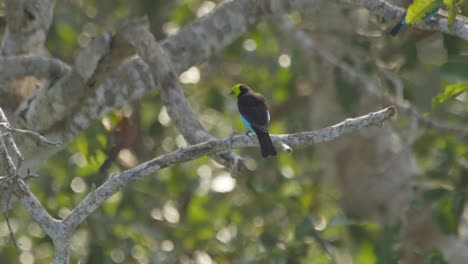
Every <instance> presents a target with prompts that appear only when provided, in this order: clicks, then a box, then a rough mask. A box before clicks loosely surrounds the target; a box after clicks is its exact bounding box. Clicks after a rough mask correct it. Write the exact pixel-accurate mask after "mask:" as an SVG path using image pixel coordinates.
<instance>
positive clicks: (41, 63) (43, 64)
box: [0, 55, 70, 82]
mask: <svg viewBox="0 0 468 264" xmlns="http://www.w3.org/2000/svg"><path fill="white" fill-rule="evenodd" d="M69 71H70V66H69V65H67V64H66V63H64V62H62V61H61V60H58V59H52V58H49V57H46V56H41V55H39V56H38V55H20V56H9V57H0V81H1V82H7V81H12V80H14V79H16V78H18V77H24V76H30V75H32V76H35V77H38V78H45V79H48V80H56V79H58V78H60V77H62V76H63V75H65V74H66V73H68V72H69Z"/></svg>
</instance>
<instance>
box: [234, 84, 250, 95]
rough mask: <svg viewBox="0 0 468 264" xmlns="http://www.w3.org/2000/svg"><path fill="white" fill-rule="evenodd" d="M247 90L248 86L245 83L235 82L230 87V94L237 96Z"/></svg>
mask: <svg viewBox="0 0 468 264" xmlns="http://www.w3.org/2000/svg"><path fill="white" fill-rule="evenodd" d="M248 91H249V87H247V85H245V84H241V83H239V84H236V85H234V86H233V87H232V88H231V93H230V94H231V95H235V96H239V95H241V94H244V93H246V92H248Z"/></svg>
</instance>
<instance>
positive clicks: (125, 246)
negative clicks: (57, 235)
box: [0, 0, 468, 264]
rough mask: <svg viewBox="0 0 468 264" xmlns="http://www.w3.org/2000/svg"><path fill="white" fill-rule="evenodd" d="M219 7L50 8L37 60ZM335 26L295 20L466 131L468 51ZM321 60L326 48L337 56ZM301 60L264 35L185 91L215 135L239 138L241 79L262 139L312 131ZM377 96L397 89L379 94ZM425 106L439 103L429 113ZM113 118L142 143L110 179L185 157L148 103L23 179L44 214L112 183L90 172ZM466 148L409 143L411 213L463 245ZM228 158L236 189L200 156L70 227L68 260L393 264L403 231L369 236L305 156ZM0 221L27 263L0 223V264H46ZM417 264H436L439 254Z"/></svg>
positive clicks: (315, 80) (348, 92)
mask: <svg viewBox="0 0 468 264" xmlns="http://www.w3.org/2000/svg"><path fill="white" fill-rule="evenodd" d="M219 2H220V1H217V2H216V3H214V2H211V1H202V0H179V1H169V0H158V1H157V0H153V1H152V0H140V1H125V0H117V1H98V0H69V1H57V6H56V8H55V19H54V23H53V24H52V28H51V30H50V34H49V38H48V42H47V48H48V50H49V51H50V53H51V55H53V56H57V57H59V58H62V59H63V60H66V61H68V62H71V61H72V60H73V57H74V54H75V52H76V51H77V50H79V48H80V47H83V46H85V45H86V44H87V43H88V42H89V40H90V39H91V38H93V37H94V36H96V35H98V34H99V33H100V32H102V31H103V30H109V29H110V28H112V27H115V25H117V24H118V23H119V22H120V21H122V20H123V19H125V18H126V17H129V16H133V15H141V14H144V13H147V14H148V15H149V17H150V20H151V22H152V30H153V31H154V33H155V34H156V36H157V38H158V39H163V38H164V37H166V36H168V35H170V34H172V33H174V32H175V31H177V30H178V29H180V28H181V27H183V26H184V25H186V24H187V23H190V22H191V21H193V20H195V19H196V18H197V17H199V16H201V15H203V14H205V13H206V12H207V11H208V10H210V9H211V8H213V7H214V6H215V4H217V3H219ZM333 8H335V9H336V8H342V7H340V6H337V5H332V7H328V6H327V7H324V9H323V10H317V12H324V13H326V12H328V11H329V10H328V9H333ZM315 14H318V13H315ZM341 14H342V16H341V18H340V19H343V20H344V21H346V23H347V24H350V25H352V28H353V30H355V31H353V32H351V31H343V30H342V31H339V30H336V29H335V30H331V29H330V30H328V28H326V27H325V24H326V23H328V22H329V21H328V20H325V21H323V20H322V21H316V20H313V19H312V20H311V21H308V20H307V19H306V18H305V17H306V16H304V17H301V15H299V14H294V17H295V20H297V21H298V23H299V25H300V26H301V27H302V28H303V29H305V30H310V31H311V32H312V35H313V36H316V37H317V38H327V37H330V36H331V37H333V38H336V39H337V42H336V43H339V44H344V45H345V46H346V48H347V49H348V50H347V51H346V55H343V56H341V57H340V55H339V53H337V56H339V57H340V59H342V60H343V62H344V63H346V64H348V65H349V66H352V67H353V68H356V69H358V70H362V71H363V72H365V73H367V74H369V75H371V76H374V75H375V76H381V75H382V72H381V71H379V69H380V68H379V67H383V68H390V69H392V70H394V71H395V72H397V73H398V76H399V77H400V78H401V79H402V82H403V86H404V91H403V96H404V97H405V98H406V99H408V100H410V101H411V102H412V103H413V104H414V105H416V106H417V107H419V108H420V109H422V110H424V111H431V116H435V117H439V118H442V119H445V120H447V121H448V122H450V123H452V124H463V123H466V121H468V115H467V111H466V110H467V109H466V107H467V104H466V102H465V101H466V100H467V98H466V82H467V81H468V80H467V79H468V77H467V75H466V72H468V63H467V60H466V55H467V54H468V53H467V52H468V44H467V42H465V41H463V40H461V39H459V38H456V37H452V36H448V35H442V34H440V33H434V32H422V31H418V30H417V29H414V28H412V29H409V30H408V31H407V32H405V33H403V34H401V35H400V36H399V37H398V38H390V37H389V36H388V34H386V33H385V32H383V34H382V35H379V37H376V34H375V33H369V34H367V32H366V30H368V31H369V32H371V31H372V30H371V29H370V28H369V27H372V25H370V26H369V25H365V26H363V25H362V24H359V22H358V19H356V17H355V16H356V14H357V13H356V12H353V10H350V7H343V8H342V12H341ZM360 14H361V15H362V12H361V13H360ZM310 17H314V16H310ZM317 17H318V15H317ZM310 19H311V18H310ZM368 19H369V18H368V17H365V20H366V21H367V20H368ZM361 20H362V19H361ZM361 20H359V21H361ZM320 23H321V24H320ZM372 23H375V21H373V22H372ZM372 23H371V24H372ZM378 23H380V24H382V23H386V22H383V21H379V22H378ZM311 25H313V26H311ZM322 25H323V28H324V29H323V30H320V29H321V27H322ZM388 26H391V25H388ZM357 29H359V30H357ZM373 29H375V25H374V28H373ZM372 32H375V30H374V31H372ZM325 48H330V50H329V51H334V50H333V48H335V47H325ZM310 61H311V58H310V57H309V56H308V55H306V54H304V52H303V51H301V50H299V49H298V48H297V47H296V46H295V43H293V42H289V41H287V40H285V38H284V36H283V35H281V34H280V33H279V32H278V31H277V30H276V29H275V27H274V26H272V25H271V24H270V23H268V22H263V23H261V24H260V25H258V26H257V27H256V28H255V29H253V30H252V31H251V32H249V33H247V34H245V35H244V36H242V37H241V38H239V39H238V40H237V41H235V42H234V43H232V44H231V45H230V46H229V47H227V48H226V49H225V50H223V52H222V53H221V54H218V55H216V56H214V57H212V58H210V59H209V60H208V61H207V62H205V63H203V64H202V65H197V66H194V67H192V68H190V69H188V71H187V72H185V73H184V74H182V76H181V82H182V83H183V85H184V88H185V94H186V95H187V97H188V99H189V100H190V102H191V103H192V106H193V107H194V109H195V110H196V112H197V113H198V115H199V117H200V120H201V122H202V123H203V125H204V127H205V128H207V129H208V130H209V131H210V132H211V133H213V134H214V135H216V136H218V137H228V136H230V135H231V134H232V133H233V132H234V131H236V132H237V133H244V131H245V129H244V128H243V126H242V122H241V120H240V119H239V117H238V114H237V110H236V104H235V100H233V99H232V98H229V97H228V95H227V93H228V91H229V88H230V87H231V86H232V85H233V84H235V83H239V82H244V83H247V84H250V85H251V86H252V87H253V88H254V89H255V90H257V91H258V92H260V93H262V94H264V95H265V96H266V98H268V101H269V104H270V108H271V112H272V124H271V132H272V133H291V132H300V131H306V130H310V129H316V128H319V127H318V126H317V125H316V124H311V122H310V119H309V116H310V115H311V109H313V108H311V106H310V105H309V104H310V103H309V102H310V100H309V99H310V98H311V97H312V96H314V95H315V90H314V89H316V87H320V83H321V81H322V78H321V76H317V75H316V74H315V72H314V70H313V67H310ZM318 67H320V65H319V66H318ZM336 71H337V72H338V70H336ZM387 82H388V81H384V82H383V83H387ZM335 85H336V91H335V92H336V94H337V96H338V104H339V105H340V106H341V109H342V110H343V111H344V112H345V113H347V115H354V114H358V113H361V114H362V112H359V109H358V108H357V105H358V102H359V100H360V96H361V95H360V90H359V89H358V87H356V86H355V84H353V83H349V82H347V81H346V80H344V79H342V78H337V79H336V81H335ZM388 92H390V93H395V92H396V91H395V90H394V89H393V88H388ZM437 94H438V95H437ZM433 98H434V99H433ZM433 100H434V101H433ZM431 102H435V105H434V108H433V109H432V108H431ZM315 109H317V108H315ZM122 115H126V116H130V117H131V119H132V122H133V123H134V125H135V129H136V130H137V131H138V134H137V135H138V138H136V139H135V142H134V143H133V145H132V146H130V147H129V148H128V150H127V151H124V152H121V155H119V157H118V158H117V159H116V160H115V161H114V163H113V166H112V167H111V168H110V170H109V173H116V172H119V171H121V170H124V169H127V168H129V167H132V166H134V165H135V164H137V163H138V162H142V161H145V160H148V159H150V158H152V157H155V156H158V155H162V154H164V153H167V152H170V151H174V150H175V149H177V148H178V147H182V146H184V145H185V142H184V140H183V138H182V137H181V136H180V135H179V134H178V133H177V131H176V129H175V128H174V125H173V123H172V122H171V120H170V119H169V117H168V115H167V111H166V109H165V108H164V107H163V105H162V102H161V100H160V97H159V94H158V92H153V93H152V94H150V95H148V96H145V97H144V98H143V99H141V100H140V101H138V102H134V103H132V104H131V105H128V106H126V107H125V108H124V109H122V110H118V111H115V112H113V113H111V114H109V115H108V116H106V117H104V118H103V119H102V120H101V122H99V123H96V124H94V126H93V127H91V128H89V129H88V130H86V131H85V132H84V133H82V134H81V135H80V136H79V137H77V138H76V139H75V140H74V141H73V142H72V143H71V144H70V145H69V146H68V147H67V148H66V149H65V150H63V151H61V152H60V153H59V154H58V155H56V156H55V157H54V158H53V159H51V160H50V161H49V162H47V164H46V165H45V166H44V168H43V169H42V170H41V171H40V172H39V173H40V175H41V177H39V178H38V179H36V180H33V181H31V183H30V185H31V188H32V190H33V192H34V193H35V194H36V195H37V197H38V198H39V200H40V201H41V202H42V203H43V204H44V205H45V206H46V208H47V210H48V211H49V212H51V214H52V215H54V216H56V217H59V218H61V217H64V216H66V215H67V214H68V213H69V212H70V210H71V209H73V208H74V207H75V206H76V205H77V204H78V203H79V202H80V201H81V199H82V198H83V197H84V196H85V195H86V194H87V193H88V192H89V191H90V189H91V188H92V185H93V184H96V185H99V184H101V183H102V182H103V181H105V179H106V178H107V176H106V175H107V174H105V173H99V167H100V166H101V164H102V163H103V162H104V160H105V159H106V157H107V155H108V153H109V151H110V149H111V148H112V146H113V144H115V139H114V133H115V132H114V129H115V126H116V125H117V123H118V122H119V120H120V119H121V117H122ZM336 121H340V120H339V119H337V120H336ZM408 123H409V122H408V120H407V119H405V117H404V116H403V117H401V118H400V119H399V120H398V121H397V122H395V126H396V127H397V128H398V129H400V130H403V131H405V130H408V129H409V124H408ZM467 151H468V141H467V139H466V138H463V137H457V136H450V135H447V134H440V133H437V132H434V131H432V130H429V129H425V128H421V129H420V135H419V136H418V138H417V140H416V142H415V143H414V146H413V152H414V154H415V156H416V157H417V160H418V165H419V169H420V176H419V177H418V178H417V181H418V182H422V183H425V184H427V188H426V189H424V190H423V192H424V195H423V198H424V199H423V200H422V201H415V203H414V205H412V206H414V207H417V206H422V205H425V204H432V205H434V206H435V208H436V211H435V215H434V218H435V219H437V222H438V223H439V225H440V226H441V228H442V230H443V231H444V232H447V233H449V234H455V235H458V234H459V224H460V222H461V219H462V217H463V212H464V208H465V202H466V193H467V188H468V165H467V164H468V163H467V159H466V157H467V154H468V153H467ZM239 152H240V153H241V154H242V155H243V156H245V157H246V159H247V164H248V167H249V170H247V171H244V172H242V173H241V175H238V176H237V178H232V177H231V176H230V175H229V173H228V172H226V171H225V170H224V169H223V168H221V167H220V166H219V165H217V164H215V163H214V162H213V161H212V160H210V159H209V158H208V157H202V158H200V159H198V160H195V161H192V162H189V163H186V164H180V165H177V166H173V167H170V168H168V169H165V170H163V171H161V172H159V173H157V174H155V175H151V176H149V177H146V178H144V179H142V180H140V181H137V182H134V183H132V184H131V185H129V186H127V187H126V188H125V189H123V190H122V191H120V192H119V193H117V194H116V195H114V196H113V197H112V198H111V199H110V200H109V201H107V202H106V203H105V204H104V206H103V207H102V208H100V209H98V210H97V211H96V212H95V213H93V214H92V215H91V216H90V217H89V218H88V219H87V220H86V222H85V223H83V224H82V225H80V226H79V228H78V230H77V231H76V233H75V235H74V237H73V240H72V256H73V257H72V260H71V263H78V262H79V263H190V262H189V261H190V260H195V262H196V263H212V261H215V262H216V263H312V264H321V263H360V264H366V263H385V264H387V263H399V260H400V258H401V252H400V251H399V249H400V248H401V245H400V238H401V237H399V232H400V230H401V223H395V224H391V225H390V224H389V225H380V224H377V223H374V222H369V221H366V220H363V219H354V218H352V217H351V216H349V215H348V212H346V211H344V209H343V208H342V207H341V206H340V200H341V193H340V190H339V189H338V188H337V186H336V185H335V184H333V183H332V180H331V179H327V178H326V177H325V175H326V173H325V172H324V171H323V170H324V165H323V164H321V163H320V162H319V159H318V158H317V156H320V155H321V154H320V153H317V151H316V148H314V147H309V148H303V149H297V150H295V152H294V153H293V154H292V155H284V154H281V155H279V156H278V157H276V158H270V159H265V160H264V159H261V158H260V155H259V153H258V149H255V148H254V149H243V150H239ZM11 222H12V226H13V230H14V232H15V236H16V238H17V239H18V241H19V242H20V244H21V249H22V251H21V252H16V251H15V249H14V247H13V245H12V243H11V242H10V240H9V236H8V230H7V228H6V224H5V221H3V222H2V223H1V224H0V259H1V260H2V261H1V262H2V263H19V262H21V263H33V262H34V263H50V262H51V260H52V254H53V247H52V243H51V240H50V239H49V238H48V237H47V236H45V234H44V232H43V231H42V230H41V229H40V228H39V226H38V225H37V224H35V223H34V222H33V221H32V219H31V218H30V216H29V215H28V214H27V213H26V212H25V211H24V209H22V207H21V206H19V205H18V206H15V210H14V212H12V215H11ZM427 261H428V262H427V263H445V262H444V260H443V256H442V255H441V253H440V251H438V250H434V251H432V252H431V254H430V255H428V256H427Z"/></svg>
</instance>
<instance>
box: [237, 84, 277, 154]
mask: <svg viewBox="0 0 468 264" xmlns="http://www.w3.org/2000/svg"><path fill="white" fill-rule="evenodd" d="M231 94H232V95H235V96H237V107H238V109H239V113H240V115H241V119H242V122H243V123H244V125H245V127H246V128H247V129H248V130H249V131H252V132H255V134H256V135H257V138H258V142H259V144H260V149H261V151H262V156H263V157H264V158H265V157H268V156H276V149H275V147H274V146H273V142H272V141H271V138H270V135H269V133H268V124H269V123H270V113H268V106H267V104H266V100H265V98H264V97H263V95H261V94H259V93H256V92H254V91H253V90H252V89H250V87H248V86H247V85H245V84H237V85H234V86H233V87H232V89H231Z"/></svg>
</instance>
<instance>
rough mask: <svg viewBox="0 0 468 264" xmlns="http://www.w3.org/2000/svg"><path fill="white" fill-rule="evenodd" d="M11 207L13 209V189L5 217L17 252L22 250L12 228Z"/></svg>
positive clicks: (9, 194)
mask: <svg viewBox="0 0 468 264" xmlns="http://www.w3.org/2000/svg"><path fill="white" fill-rule="evenodd" d="M10 186H12V185H10ZM10 209H11V191H10V192H9V193H8V198H7V208H6V210H5V219H6V223H7V226H8V232H9V233H10V238H11V241H12V242H13V245H14V246H15V248H16V251H17V253H19V252H20V251H21V250H20V247H19V245H18V241H16V238H15V234H13V229H12V228H11V225H10V216H9V212H10Z"/></svg>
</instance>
